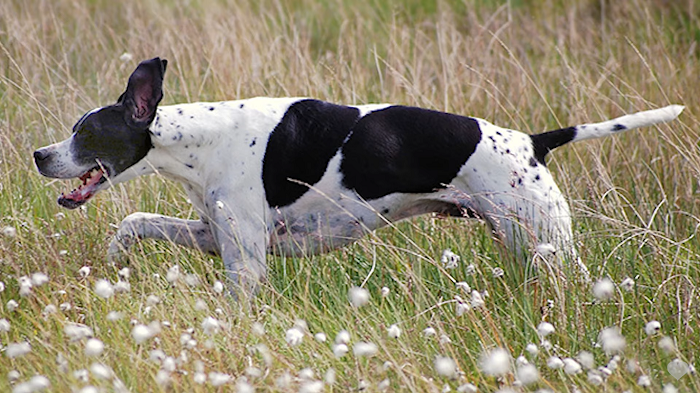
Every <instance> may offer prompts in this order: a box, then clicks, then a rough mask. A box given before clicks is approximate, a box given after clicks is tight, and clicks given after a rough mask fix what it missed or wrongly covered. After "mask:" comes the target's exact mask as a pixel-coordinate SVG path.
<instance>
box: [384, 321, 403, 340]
mask: <svg viewBox="0 0 700 393" xmlns="http://www.w3.org/2000/svg"><path fill="white" fill-rule="evenodd" d="M386 332H387V335H388V336H389V337H390V338H399V337H400V336H401V328H400V327H399V326H398V325H397V324H393V325H391V326H389V327H388V328H387V329H386Z"/></svg>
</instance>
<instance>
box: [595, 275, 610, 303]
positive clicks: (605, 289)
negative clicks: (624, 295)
mask: <svg viewBox="0 0 700 393" xmlns="http://www.w3.org/2000/svg"><path fill="white" fill-rule="evenodd" d="M614 294H615V284H614V283H613V282H612V280H611V279H609V278H608V277H605V278H602V279H600V280H598V282H596V283H595V284H594V285H593V296H595V297H596V298H597V299H599V300H608V299H610V298H611V297H613V295H614Z"/></svg>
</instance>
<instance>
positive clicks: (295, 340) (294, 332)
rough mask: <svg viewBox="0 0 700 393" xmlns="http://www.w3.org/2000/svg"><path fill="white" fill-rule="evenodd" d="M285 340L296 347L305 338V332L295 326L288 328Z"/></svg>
mask: <svg viewBox="0 0 700 393" xmlns="http://www.w3.org/2000/svg"><path fill="white" fill-rule="evenodd" d="M284 340H285V341H286V342H287V344H289V345H290V346H292V347H296V346H298V345H299V344H301V342H302V340H304V332H302V331H301V329H299V328H298V327H296V326H295V327H293V328H291V329H289V330H287V332H286V333H285V335H284Z"/></svg>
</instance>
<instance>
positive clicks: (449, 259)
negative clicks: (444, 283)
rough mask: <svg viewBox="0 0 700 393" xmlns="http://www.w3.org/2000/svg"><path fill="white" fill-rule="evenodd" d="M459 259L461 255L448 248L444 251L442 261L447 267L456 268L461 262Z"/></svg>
mask: <svg viewBox="0 0 700 393" xmlns="http://www.w3.org/2000/svg"><path fill="white" fill-rule="evenodd" d="M459 259H460V257H459V255H457V254H455V253H453V252H452V250H449V249H447V250H444V251H443V252H442V257H441V258H440V262H442V265H443V266H444V267H445V269H455V268H456V267H457V265H458V264H459Z"/></svg>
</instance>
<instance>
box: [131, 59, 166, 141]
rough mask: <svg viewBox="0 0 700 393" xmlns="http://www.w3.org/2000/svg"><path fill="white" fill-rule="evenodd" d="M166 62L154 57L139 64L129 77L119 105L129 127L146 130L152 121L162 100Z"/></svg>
mask: <svg viewBox="0 0 700 393" xmlns="http://www.w3.org/2000/svg"><path fill="white" fill-rule="evenodd" d="M167 65H168V61H167V60H161V59H160V58H159V57H156V58H154V59H151V60H146V61H143V62H141V63H140V64H139V65H138V67H136V70H134V72H133V73H132V74H131V76H130V77H129V84H128V85H127V87H126V91H125V92H124V93H123V94H122V95H121V97H119V103H121V104H122V105H124V107H125V109H126V111H125V113H124V120H125V121H126V123H127V124H128V125H130V126H131V127H136V128H146V127H148V125H149V124H151V122H152V121H153V119H154V117H155V114H156V108H157V107H158V103H159V102H160V100H161V99H162V98H163V75H164V74H165V68H166V66H167Z"/></svg>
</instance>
